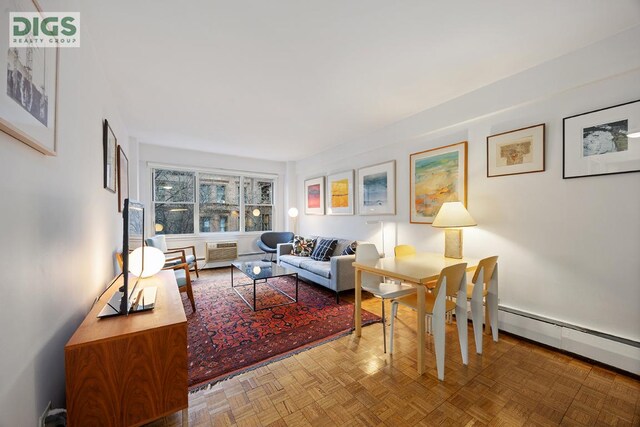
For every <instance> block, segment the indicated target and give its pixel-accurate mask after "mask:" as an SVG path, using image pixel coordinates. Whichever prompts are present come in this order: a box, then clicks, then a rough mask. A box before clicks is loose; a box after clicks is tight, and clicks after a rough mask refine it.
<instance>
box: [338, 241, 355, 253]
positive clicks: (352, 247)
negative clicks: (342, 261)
mask: <svg viewBox="0 0 640 427" xmlns="http://www.w3.org/2000/svg"><path fill="white" fill-rule="evenodd" d="M357 248H358V242H351V244H349V246H347V247H346V248H344V250H343V251H342V253H341V254H340V255H355V254H356V249H357Z"/></svg>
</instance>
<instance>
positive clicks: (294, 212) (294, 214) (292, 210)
mask: <svg viewBox="0 0 640 427" xmlns="http://www.w3.org/2000/svg"><path fill="white" fill-rule="evenodd" d="M288 214H289V218H291V219H293V234H294V235H298V230H297V228H298V209H297V208H290V209H289V212H288Z"/></svg>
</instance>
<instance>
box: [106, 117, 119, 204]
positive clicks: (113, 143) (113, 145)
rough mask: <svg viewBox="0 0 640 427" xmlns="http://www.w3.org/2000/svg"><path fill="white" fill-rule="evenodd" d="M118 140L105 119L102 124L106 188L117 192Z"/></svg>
mask: <svg viewBox="0 0 640 427" xmlns="http://www.w3.org/2000/svg"><path fill="white" fill-rule="evenodd" d="M117 147H118V140H117V139H116V136H115V134H114V133H113V130H111V126H109V122H108V121H107V120H106V119H105V121H104V124H103V126H102V149H103V154H104V188H106V189H107V190H109V191H111V192H112V193H115V192H116V185H117V184H116V168H117V165H116V162H117V159H116V156H117Z"/></svg>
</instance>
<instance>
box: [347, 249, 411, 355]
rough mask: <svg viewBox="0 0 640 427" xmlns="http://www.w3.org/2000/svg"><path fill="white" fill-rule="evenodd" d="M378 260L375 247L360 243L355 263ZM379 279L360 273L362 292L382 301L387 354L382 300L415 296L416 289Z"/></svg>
mask: <svg viewBox="0 0 640 427" xmlns="http://www.w3.org/2000/svg"><path fill="white" fill-rule="evenodd" d="M378 259H380V253H379V252H378V249H377V248H376V246H375V245H373V244H371V243H362V244H360V245H358V250H357V251H356V262H362V261H371V260H373V261H375V260H378ZM380 279H381V277H380V276H376V275H373V274H369V273H362V281H361V283H362V290H363V291H367V292H370V293H372V294H373V295H374V296H375V297H377V298H380V299H381V301H382V340H383V343H384V344H383V347H384V352H385V353H386V352H387V320H386V317H385V309H384V300H385V299H393V298H398V297H401V296H405V295H410V294H415V293H416V289H415V287H413V286H411V285H405V284H395V283H384V282H380Z"/></svg>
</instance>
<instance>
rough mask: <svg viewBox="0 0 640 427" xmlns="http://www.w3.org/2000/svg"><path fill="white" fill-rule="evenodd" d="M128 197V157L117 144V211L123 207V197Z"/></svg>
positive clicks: (120, 210)
mask: <svg viewBox="0 0 640 427" xmlns="http://www.w3.org/2000/svg"><path fill="white" fill-rule="evenodd" d="M128 197H129V159H127V156H126V155H125V154H124V150H123V149H122V146H121V145H118V212H122V209H124V199H127V198H128Z"/></svg>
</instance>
